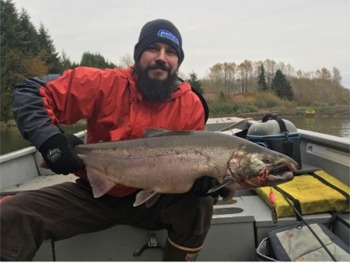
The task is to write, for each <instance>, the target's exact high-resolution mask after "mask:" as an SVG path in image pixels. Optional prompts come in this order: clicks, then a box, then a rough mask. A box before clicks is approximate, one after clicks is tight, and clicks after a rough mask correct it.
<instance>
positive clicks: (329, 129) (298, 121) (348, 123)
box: [0, 116, 350, 154]
mask: <svg viewBox="0 0 350 263" xmlns="http://www.w3.org/2000/svg"><path fill="white" fill-rule="evenodd" d="M286 119H288V120H290V121H291V122H293V123H294V124H295V126H296V127H297V128H299V129H304V130H311V131H316V132H320V133H325V134H331V135H335V136H340V137H345V138H349V139H350V119H349V116H342V117H319V116H315V117H305V116H297V117H292V116H290V117H289V116H288V117H287V118H286ZM63 129H64V130H65V131H66V132H70V133H74V132H78V131H81V130H84V129H85V127H84V125H73V126H70V127H63ZM0 136H1V140H0V146H1V147H0V154H5V153H9V152H11V151H15V150H18V149H21V148H23V147H27V146H30V144H29V142H27V141H26V140H24V139H23V138H22V136H21V135H20V133H19V131H18V129H17V128H16V127H11V128H3V127H2V128H1V131H0Z"/></svg>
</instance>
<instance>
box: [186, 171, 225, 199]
mask: <svg viewBox="0 0 350 263" xmlns="http://www.w3.org/2000/svg"><path fill="white" fill-rule="evenodd" d="M218 184H219V183H218V181H216V180H215V179H214V178H213V177H210V176H203V177H201V178H199V179H198V180H197V181H196V182H195V183H194V184H193V187H192V190H191V191H192V193H194V194H195V195H196V196H209V195H211V196H212V197H218V196H221V197H227V196H228V195H229V193H230V190H229V189H227V188H225V187H223V188H221V189H219V190H218V191H215V192H213V193H210V194H208V191H209V190H210V189H211V188H213V187H215V186H217V185H218Z"/></svg>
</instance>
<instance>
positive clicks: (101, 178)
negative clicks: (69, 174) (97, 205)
mask: <svg viewBox="0 0 350 263" xmlns="http://www.w3.org/2000/svg"><path fill="white" fill-rule="evenodd" d="M86 174H87V178H88V180H89V183H90V185H91V187H92V193H93V195H94V197H95V198H99V197H101V196H103V195H105V194H106V193H108V192H109V191H110V190H111V189H112V188H113V187H114V186H115V183H113V182H111V181H109V180H107V179H105V178H106V176H105V175H102V173H101V172H100V171H98V170H96V169H94V168H91V167H88V166H87V167H86Z"/></svg>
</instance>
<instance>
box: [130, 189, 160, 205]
mask: <svg viewBox="0 0 350 263" xmlns="http://www.w3.org/2000/svg"><path fill="white" fill-rule="evenodd" d="M159 197H160V194H159V193H156V192H154V191H147V190H142V191H140V192H138V193H137V194H136V197H135V202H134V207H135V206H140V205H142V204H145V205H146V207H151V206H152V205H154V203H155V202H157V200H158V198H159Z"/></svg>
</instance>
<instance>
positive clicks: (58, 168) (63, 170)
mask: <svg viewBox="0 0 350 263" xmlns="http://www.w3.org/2000/svg"><path fill="white" fill-rule="evenodd" d="M83 143H84V142H83V141H82V140H81V139H79V138H78V137H76V136H74V135H73V134H64V133H58V134H55V135H54V136H52V137H50V138H49V139H47V140H46V141H45V142H44V143H43V144H42V145H41V146H40V148H39V151H40V152H41V154H42V156H43V158H44V160H45V162H46V164H47V166H48V168H50V169H51V170H52V171H53V172H54V173H56V174H65V175H67V174H69V173H74V172H76V171H79V170H81V169H83V168H85V165H84V163H83V162H82V161H81V160H80V159H79V158H78V156H77V155H76V153H75V152H74V146H75V145H78V144H83Z"/></svg>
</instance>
